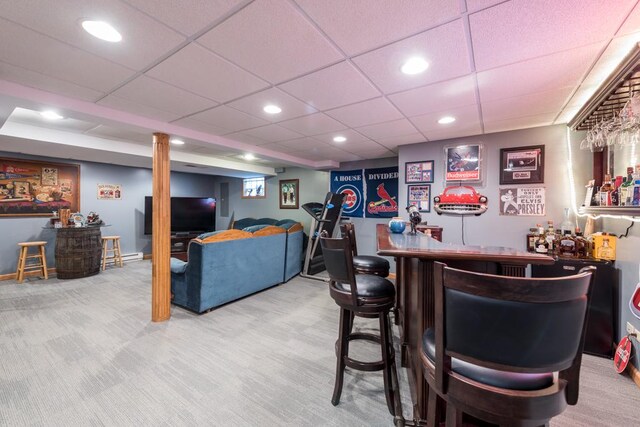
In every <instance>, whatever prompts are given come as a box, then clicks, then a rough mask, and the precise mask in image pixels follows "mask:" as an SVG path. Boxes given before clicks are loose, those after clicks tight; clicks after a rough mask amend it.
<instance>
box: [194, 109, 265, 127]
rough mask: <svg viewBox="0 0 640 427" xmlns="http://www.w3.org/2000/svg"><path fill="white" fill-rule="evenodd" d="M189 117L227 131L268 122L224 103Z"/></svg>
mask: <svg viewBox="0 0 640 427" xmlns="http://www.w3.org/2000/svg"><path fill="white" fill-rule="evenodd" d="M191 118H192V119H194V120H198V121H200V122H204V123H206V124H208V125H211V126H215V127H216V128H222V129H227V130H228V131H229V132H236V131H239V130H244V129H250V128H255V127H258V126H263V125H266V124H268V123H269V122H267V121H266V120H262V119H259V118H257V117H253V116H250V115H249V114H245V113H243V112H242V111H238V110H235V109H233V108H229V107H227V106H225V105H221V106H219V107H216V108H212V109H210V110H207V111H202V112H200V113H198V114H194V115H193V116H191Z"/></svg>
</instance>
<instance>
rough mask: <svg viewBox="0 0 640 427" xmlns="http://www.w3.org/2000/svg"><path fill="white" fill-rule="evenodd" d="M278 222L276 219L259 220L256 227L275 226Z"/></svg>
mask: <svg viewBox="0 0 640 427" xmlns="http://www.w3.org/2000/svg"><path fill="white" fill-rule="evenodd" d="M276 222H278V220H277V219H274V218H258V219H257V220H256V225H258V224H266V225H275V224H276Z"/></svg>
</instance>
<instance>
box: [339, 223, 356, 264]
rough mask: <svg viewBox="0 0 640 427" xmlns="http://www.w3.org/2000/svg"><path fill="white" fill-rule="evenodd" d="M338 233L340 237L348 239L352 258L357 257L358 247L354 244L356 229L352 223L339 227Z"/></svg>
mask: <svg viewBox="0 0 640 427" xmlns="http://www.w3.org/2000/svg"><path fill="white" fill-rule="evenodd" d="M340 232H341V233H342V237H348V238H349V242H350V243H351V253H353V256H358V245H357V244H356V228H355V226H354V225H353V223H352V222H345V223H344V224H341V225H340Z"/></svg>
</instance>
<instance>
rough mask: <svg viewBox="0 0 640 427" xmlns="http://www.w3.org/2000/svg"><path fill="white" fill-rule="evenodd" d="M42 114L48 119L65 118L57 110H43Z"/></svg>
mask: <svg viewBox="0 0 640 427" xmlns="http://www.w3.org/2000/svg"><path fill="white" fill-rule="evenodd" d="M40 115H41V116H42V117H44V118H45V119H47V120H60V119H64V117H62V116H61V115H60V114H58V113H56V112H55V111H42V112H40Z"/></svg>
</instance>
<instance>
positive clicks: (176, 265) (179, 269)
mask: <svg viewBox="0 0 640 427" xmlns="http://www.w3.org/2000/svg"><path fill="white" fill-rule="evenodd" d="M188 265H189V263H187V262H184V261H182V260H179V259H178V258H171V272H172V273H176V274H184V272H185V271H186V270H187V266H188Z"/></svg>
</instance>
